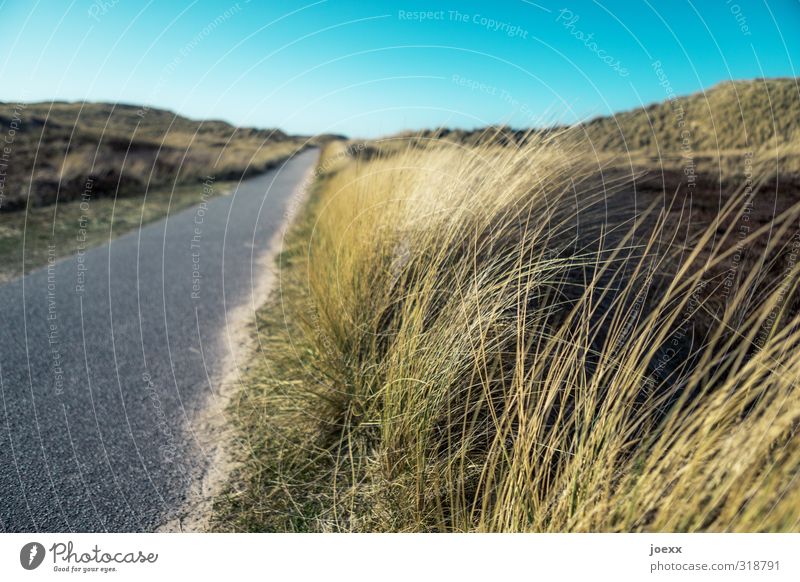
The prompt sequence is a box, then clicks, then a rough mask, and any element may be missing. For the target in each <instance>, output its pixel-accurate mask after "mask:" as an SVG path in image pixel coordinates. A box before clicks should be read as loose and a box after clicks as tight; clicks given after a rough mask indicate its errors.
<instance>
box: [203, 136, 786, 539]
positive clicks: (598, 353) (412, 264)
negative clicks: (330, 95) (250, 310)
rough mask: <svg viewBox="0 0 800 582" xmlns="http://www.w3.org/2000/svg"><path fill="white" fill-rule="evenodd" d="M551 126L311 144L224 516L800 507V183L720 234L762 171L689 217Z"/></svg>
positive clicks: (285, 520)
mask: <svg viewBox="0 0 800 582" xmlns="http://www.w3.org/2000/svg"><path fill="white" fill-rule="evenodd" d="M558 143H559V141H558V136H555V135H553V136H550V137H548V138H537V139H531V140H528V143H526V144H525V145H523V146H521V147H520V148H515V147H497V146H492V145H479V146H469V147H467V146H460V145H457V144H448V145H446V146H442V145H441V144H437V145H435V146H431V147H423V148H420V147H417V146H415V147H414V148H408V149H406V150H402V149H399V150H398V151H397V152H396V153H394V154H393V155H390V156H388V157H385V158H377V159H373V160H372V161H367V162H363V161H358V160H355V161H353V160H351V159H350V158H349V157H347V156H346V155H344V153H343V152H342V151H339V152H333V151H330V150H329V151H328V152H327V154H326V157H325V160H327V161H324V162H323V165H324V166H325V167H326V168H327V170H328V171H327V172H326V173H325V174H324V175H323V177H322V179H321V180H320V181H319V183H318V185H317V189H316V191H315V193H314V196H313V200H312V203H311V204H310V206H309V208H308V211H307V215H306V216H305V217H304V219H303V220H302V221H301V222H300V223H299V224H298V225H297V226H296V227H295V229H294V231H293V232H292V233H291V235H290V237H289V239H288V241H287V247H286V250H285V251H284V254H283V255H282V258H281V295H280V297H279V298H277V299H276V302H277V303H274V304H272V305H271V306H270V308H269V309H267V310H265V311H263V312H262V314H261V324H262V325H261V327H260V330H259V339H260V342H261V352H260V356H261V357H260V359H259V361H258V362H257V363H256V364H255V367H254V370H253V375H252V383H251V385H250V386H249V387H248V388H247V389H246V390H244V391H243V392H242V393H241V395H240V400H239V401H238V403H237V406H236V408H235V413H236V415H235V416H236V418H238V419H239V421H240V423H241V427H240V428H241V429H242V431H241V434H242V435H243V436H242V438H243V441H242V444H243V446H242V449H241V458H242V461H243V464H242V468H241V469H240V471H239V472H238V473H237V480H236V481H235V482H234V484H233V485H232V486H231V488H230V490H229V491H228V492H227V494H226V495H225V496H224V497H223V498H221V499H220V501H219V502H218V504H217V509H218V521H217V527H218V528H220V529H233V530H243V529H244V530H263V529H267V530H324V531H364V530H366V531H505V532H508V531H510V532H516V531H556V532H562V531H795V530H797V527H798V523H799V521H798V520H800V487H798V486H797V477H798V474H799V473H800V446H798V444H799V443H798V439H797V434H796V433H797V429H798V423H799V422H800V402H799V400H800V350H798V340H800V326H798V323H800V321H799V320H798V312H797V309H796V306H797V300H798V297H797V283H798V278H799V275H800V267H799V266H798V264H797V257H798V256H800V238H798V235H797V232H798V217H800V204H793V205H790V206H789V207H788V208H787V209H785V210H784V211H783V212H782V213H781V214H780V215H779V216H776V217H774V219H773V220H772V221H771V222H770V223H769V224H763V225H755V224H749V225H748V226H749V227H752V228H749V229H748V230H747V232H746V234H745V235H743V236H741V237H739V238H737V237H738V236H739V233H741V232H744V230H743V229H742V228H741V227H742V225H743V224H744V222H746V221H745V219H744V218H743V217H745V216H748V210H747V209H748V204H750V203H751V202H752V200H753V198H754V197H757V196H758V195H759V194H758V189H756V190H755V191H751V190H750V189H748V188H745V187H744V186H743V187H742V188H739V189H737V190H735V191H733V192H730V193H728V195H727V198H726V199H725V200H724V201H723V203H722V204H721V207H720V209H719V212H718V213H717V216H716V217H715V220H714V221H713V222H711V223H707V224H704V225H702V227H698V225H696V224H690V223H688V222H687V213H686V212H685V206H684V203H685V199H682V198H681V197H680V195H679V193H677V194H676V193H673V192H667V193H662V194H663V195H662V196H654V197H651V198H650V199H639V200H637V204H636V205H635V210H634V204H632V198H631V196H632V195H633V194H632V190H631V184H632V182H631V179H619V178H616V179H614V180H606V179H604V175H603V171H602V168H601V167H598V166H597V164H596V161H595V163H592V161H591V158H589V157H587V156H584V155H582V154H581V153H580V152H579V151H577V150H575V149H572V150H570V149H565V148H562V147H559V146H558ZM563 143H574V142H572V141H571V140H566V142H563ZM331 160H333V161H331ZM748 220H749V217H748ZM767 234H769V236H767ZM759 241H761V242H760V243H759ZM757 243H759V244H760V245H761V246H758V244H757ZM743 248H744V249H749V248H752V249H758V254H759V256H761V255H760V253H761V252H762V251H763V256H764V257H765V259H764V261H761V262H759V261H752V260H751V262H749V263H745V262H744V261H743V260H742V259H741V255H742V253H744V252H745V251H743V250H742V249H743ZM752 252H756V251H752ZM751 254H752V253H751ZM737 257H739V258H737ZM751 259H752V257H751ZM745 264H747V265H751V264H758V265H760V268H749V267H748V268H745V267H744V265H745Z"/></svg>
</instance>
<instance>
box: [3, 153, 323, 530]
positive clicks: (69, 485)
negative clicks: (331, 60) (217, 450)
mask: <svg viewBox="0 0 800 582" xmlns="http://www.w3.org/2000/svg"><path fill="white" fill-rule="evenodd" d="M316 158H317V152H316V151H315V150H309V151H306V152H303V153H301V154H299V155H298V156H297V157H296V158H294V159H293V160H291V161H290V162H288V163H287V164H286V165H285V166H284V167H283V168H281V169H277V170H274V171H271V172H269V173H267V174H264V175H261V176H258V177H256V178H252V179H249V180H247V181H245V182H243V183H241V185H240V186H239V188H238V189H237V191H236V192H235V193H234V194H233V195H229V196H221V197H216V198H212V199H210V200H208V202H207V207H206V206H205V205H203V204H201V200H200V196H201V193H202V192H201V191H202V188H198V205H197V206H196V207H194V208H191V209H188V210H186V211H184V212H181V213H180V214H176V215H174V216H171V217H169V218H168V219H167V220H164V221H160V222H158V223H154V224H151V225H148V226H146V227H144V228H143V229H141V231H138V232H133V233H130V234H127V235H125V236H122V237H120V238H119V239H116V240H114V241H113V242H112V243H111V244H108V245H105V246H103V247H99V248H95V249H93V250H90V251H87V252H86V253H85V255H84V256H83V257H80V258H79V257H77V256H76V257H72V258H69V259H66V260H63V261H60V262H57V263H55V264H54V265H53V266H52V267H50V268H44V269H40V270H38V271H35V272H33V273H31V274H29V275H27V276H26V277H24V278H21V279H17V280H15V281H11V282H9V283H7V284H5V285H3V286H0V392H1V393H2V402H0V405H2V410H0V530H2V531H37V530H38V531H105V530H107V531H150V530H153V529H155V528H157V527H158V526H160V525H162V524H163V523H165V521H167V520H168V519H170V518H171V517H174V515H175V512H176V511H177V510H178V508H179V507H180V506H181V504H182V503H184V501H185V498H186V495H187V492H188V491H189V488H190V486H191V485H192V483H193V480H196V479H197V478H198V475H200V474H202V473H203V472H204V471H205V470H206V469H207V467H205V466H204V464H207V459H205V458H204V457H203V455H202V454H201V453H199V450H200V447H199V446H198V444H197V443H196V442H195V439H194V438H193V436H192V430H191V427H192V424H191V420H192V419H193V418H196V417H197V416H198V415H200V414H201V413H202V411H203V410H204V408H205V407H206V406H207V405H208V403H209V402H210V401H211V400H212V398H213V394H215V393H216V392H217V390H218V388H219V378H220V375H221V374H222V373H223V368H224V365H225V362H230V360H229V358H230V357H231V354H230V351H229V342H228V341H226V339H225V337H226V325H227V324H228V315H229V314H230V312H231V310H233V309H236V308H237V307H238V308H239V309H241V308H242V306H244V305H249V304H250V303H251V301H252V299H253V297H252V293H253V292H254V281H255V279H256V275H257V273H254V272H253V271H257V270H258V269H259V268H261V269H263V268H264V267H263V265H259V264H258V261H257V259H258V257H259V256H260V255H261V253H263V252H264V251H265V250H266V249H267V247H268V245H269V241H270V239H271V238H272V237H273V235H274V234H275V233H276V232H277V231H278V230H279V228H280V226H281V224H282V222H283V220H284V215H285V212H286V209H287V205H288V204H289V202H290V199H291V197H292V195H293V194H294V193H295V192H296V189H297V188H298V187H299V185H300V183H301V182H302V179H303V177H304V176H305V175H306V172H307V171H308V170H309V169H310V168H311V167H312V165H313V163H314V162H315V161H316ZM262 263H263V261H262Z"/></svg>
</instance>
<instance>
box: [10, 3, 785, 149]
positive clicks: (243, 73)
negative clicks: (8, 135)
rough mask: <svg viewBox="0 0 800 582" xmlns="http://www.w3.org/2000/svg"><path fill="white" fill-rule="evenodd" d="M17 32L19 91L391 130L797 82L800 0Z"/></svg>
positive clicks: (98, 22)
mask: <svg viewBox="0 0 800 582" xmlns="http://www.w3.org/2000/svg"><path fill="white" fill-rule="evenodd" d="M421 10H425V11H436V12H434V13H433V14H432V15H427V16H429V18H426V19H425V20H420V19H418V18H416V16H415V15H413V13H414V12H415V11H421ZM590 35H591V36H590ZM0 38H2V44H3V51H2V52H0V100H2V101H14V100H25V101H40V100H53V99H58V100H70V101H72V100H89V101H112V102H116V101H119V102H126V103H146V104H148V105H151V106H157V107H164V108H168V109H171V110H173V111H176V112H178V113H181V114H184V115H188V116H191V117H195V118H221V119H226V120H228V121H231V122H233V123H236V124H239V125H252V126H259V127H275V126H277V127H281V128H283V129H285V130H287V131H290V132H293V133H321V132H339V133H346V134H349V135H351V136H375V135H379V134H384V133H390V132H395V131H399V130H402V129H416V128H422V127H431V126H440V125H447V126H461V127H475V126H480V125H485V124H489V123H502V122H505V123H509V124H511V125H514V126H529V125H532V124H537V123H538V124H540V123H542V121H543V120H544V121H555V120H558V121H564V122H572V121H575V120H578V119H584V118H587V117H592V116H594V115H600V114H607V113H611V112H615V111H620V110H624V109H630V108H633V107H638V106H641V105H642V104H647V103H650V102H654V101H662V100H663V99H665V98H666V97H667V93H666V90H665V88H664V87H663V86H661V85H660V84H659V78H658V77H657V75H656V73H655V71H654V67H653V62H654V61H661V67H662V70H663V72H664V74H665V75H666V76H667V78H668V81H669V83H670V85H671V87H672V88H673V90H674V91H675V92H676V93H677V94H687V93H692V92H696V91H700V90H702V89H705V88H709V87H711V86H713V85H715V84H716V83H718V82H720V81H723V80H726V79H752V78H755V77H778V76H797V72H796V71H797V69H798V68H800V0H770V1H768V2H765V1H763V0H761V1H756V0H731V1H727V0H692V1H691V2H690V1H687V0H668V1H667V0H662V1H655V0H643V1H641V2H639V1H630V0H629V1H623V0H613V1H612V0H606V1H603V2H592V1H571V0H560V1H559V2H550V1H548V0H538V1H537V2H527V1H524V0H493V1H484V2H470V1H460V2H422V1H413V2H411V1H410V2H405V1H400V2H367V1H366V0H364V1H361V2H358V1H350V0H327V1H325V0H304V1H299V2H296V1H293V0H287V1H280V2H278V1H264V2H259V1H257V0H252V1H249V2H248V1H246V0H239V2H238V3H237V2H235V1H234V2H232V1H228V0H221V1H210V0H197V1H191V0H189V1H186V2H167V1H161V2H156V1H148V0H72V1H70V0H62V1H55V0H39V1H36V0H19V1H16V0H5V1H3V0H0Z"/></svg>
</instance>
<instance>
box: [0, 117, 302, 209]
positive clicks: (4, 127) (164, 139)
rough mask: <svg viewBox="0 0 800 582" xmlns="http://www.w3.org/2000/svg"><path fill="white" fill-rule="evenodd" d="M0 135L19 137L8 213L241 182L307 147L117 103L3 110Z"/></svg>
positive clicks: (277, 134)
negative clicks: (210, 180)
mask: <svg viewBox="0 0 800 582" xmlns="http://www.w3.org/2000/svg"><path fill="white" fill-rule="evenodd" d="M0 131H2V133H3V134H4V135H6V134H7V135H9V136H12V137H13V141H12V143H11V144H10V145H9V153H8V154H7V156H6V157H7V158H8V159H7V160H4V161H3V163H4V164H6V166H7V167H4V168H3V169H4V170H5V171H6V173H5V174H3V182H2V185H3V188H2V190H1V191H0V193H2V199H0V211H5V212H13V211H17V210H22V209H25V208H26V207H27V208H32V207H39V206H47V205H49V204H53V203H54V202H55V201H56V200H58V201H59V202H69V201H71V200H76V199H79V198H80V197H81V196H82V195H83V193H84V192H86V191H87V189H88V190H89V191H90V193H91V195H92V198H95V199H96V198H107V197H123V196H141V195H142V194H143V193H144V191H145V190H146V189H154V188H160V187H173V186H174V185H184V184H197V183H199V182H200V181H201V180H202V179H204V178H205V177H206V176H213V177H214V178H215V179H216V180H217V181H221V180H238V179H240V178H242V177H245V176H248V175H251V174H255V173H258V172H262V171H264V170H266V169H269V168H271V167H273V166H275V165H277V164H278V163H279V162H280V161H282V160H284V159H286V158H287V157H288V156H289V155H291V153H293V152H294V151H296V150H297V149H298V148H299V147H302V146H303V144H305V143H306V140H305V139H304V138H300V137H293V136H288V135H286V134H285V133H283V132H282V131H280V130H277V129H273V130H267V129H265V130H259V129H253V128H238V127H234V126H232V125H230V124H229V123H226V122H224V121H215V120H206V121H196V120H192V119H187V118H185V117H181V116H179V115H175V114H174V113H172V112H170V111H165V110H162V109H154V108H147V107H144V106H136V105H125V104H110V103H62V102H54V103H28V104H14V103H3V104H0ZM12 131H13V132H14V133H13V134H11V132H12ZM87 184H89V185H88V186H87Z"/></svg>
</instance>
